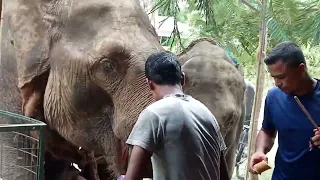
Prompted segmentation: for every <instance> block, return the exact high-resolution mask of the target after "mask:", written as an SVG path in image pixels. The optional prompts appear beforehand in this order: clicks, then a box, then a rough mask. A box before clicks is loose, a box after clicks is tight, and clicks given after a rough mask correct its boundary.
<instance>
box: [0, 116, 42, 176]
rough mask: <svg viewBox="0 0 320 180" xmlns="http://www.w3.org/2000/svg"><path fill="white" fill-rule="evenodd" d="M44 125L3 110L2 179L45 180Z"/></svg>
mask: <svg viewBox="0 0 320 180" xmlns="http://www.w3.org/2000/svg"><path fill="white" fill-rule="evenodd" d="M44 126H45V124H44V123H42V122H40V121H36V120H34V119H31V118H27V117H24V116H21V115H18V114H13V113H10V112H6V111H1V110H0V180H42V179H43V178H42V177H43V161H44V158H43V157H44V155H43V152H44V150H43V148H44V147H43V127H44Z"/></svg>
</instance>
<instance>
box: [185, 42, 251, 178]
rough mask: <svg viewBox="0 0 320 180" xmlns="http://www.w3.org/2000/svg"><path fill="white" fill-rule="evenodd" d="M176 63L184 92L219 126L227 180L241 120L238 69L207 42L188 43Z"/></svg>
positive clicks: (241, 83)
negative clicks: (226, 168)
mask: <svg viewBox="0 0 320 180" xmlns="http://www.w3.org/2000/svg"><path fill="white" fill-rule="evenodd" d="M180 61H181V64H182V70H183V71H184V72H185V74H186V84H185V87H184V90H185V92H186V93H187V94H191V95H192V96H193V97H194V98H196V99H199V100H200V101H201V102H202V103H204V104H205V105H206V106H207V107H208V108H209V109H210V111H211V112H212V113H213V114H214V116H215V117H216V119H217V121H218V123H219V125H220V129H221V133H222V135H223V137H224V140H225V143H226V145H227V151H226V154H225V156H226V160H227V165H228V171H229V177H231V176H232V174H233V169H234V165H235V153H236V148H237V146H238V142H239V137H240V134H241V131H242V127H243V121H244V116H245V103H244V91H245V83H244V79H243V72H242V69H241V67H240V66H239V65H236V64H234V62H233V61H232V60H231V59H230V58H229V56H228V55H227V54H226V53H225V51H224V50H223V49H222V48H220V47H218V46H217V45H216V43H215V42H214V41H212V40H208V39H199V40H196V41H194V42H192V43H191V44H190V45H189V47H188V48H187V49H186V50H185V52H183V53H182V54H181V55H180Z"/></svg>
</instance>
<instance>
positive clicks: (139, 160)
mask: <svg viewBox="0 0 320 180" xmlns="http://www.w3.org/2000/svg"><path fill="white" fill-rule="evenodd" d="M151 156H152V153H151V152H149V151H147V150H145V149H144V148H141V147H140V146H133V149H132V152H131V156H130V161H129V166H128V170H127V173H126V176H125V178H124V179H125V180H141V179H142V177H143V176H144V175H145V171H146V169H147V165H148V163H150V157H151Z"/></svg>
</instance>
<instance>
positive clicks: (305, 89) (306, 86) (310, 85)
mask: <svg viewBox="0 0 320 180" xmlns="http://www.w3.org/2000/svg"><path fill="white" fill-rule="evenodd" d="M316 84H317V81H316V80H315V79H313V78H311V77H310V76H308V77H306V78H305V79H304V80H303V81H302V82H301V84H300V85H299V86H300V87H301V88H300V89H299V90H298V91H297V92H296V93H295V94H296V95H298V96H303V95H305V94H308V93H310V92H312V91H313V89H314V87H315V86H316Z"/></svg>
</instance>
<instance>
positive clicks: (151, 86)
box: [147, 79, 155, 91]
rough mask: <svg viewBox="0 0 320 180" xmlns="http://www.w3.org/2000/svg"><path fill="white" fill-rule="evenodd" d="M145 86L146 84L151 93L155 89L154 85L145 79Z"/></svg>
mask: <svg viewBox="0 0 320 180" xmlns="http://www.w3.org/2000/svg"><path fill="white" fill-rule="evenodd" d="M147 84H148V86H149V88H150V90H152V91H153V90H154V89H155V86H154V83H153V82H152V81H150V80H149V79H147Z"/></svg>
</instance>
